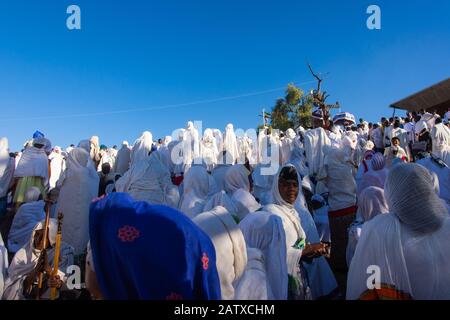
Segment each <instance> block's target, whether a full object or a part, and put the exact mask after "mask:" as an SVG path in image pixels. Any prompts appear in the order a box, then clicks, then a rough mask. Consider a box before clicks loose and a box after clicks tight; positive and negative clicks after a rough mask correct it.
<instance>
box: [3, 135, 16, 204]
mask: <svg viewBox="0 0 450 320" xmlns="http://www.w3.org/2000/svg"><path fill="white" fill-rule="evenodd" d="M14 169H15V166H14V159H13V158H11V157H10V156H9V148H8V139H7V138H1V139H0V198H1V197H4V196H6V193H7V192H8V187H9V184H10V183H11V179H12V177H13V174H14Z"/></svg>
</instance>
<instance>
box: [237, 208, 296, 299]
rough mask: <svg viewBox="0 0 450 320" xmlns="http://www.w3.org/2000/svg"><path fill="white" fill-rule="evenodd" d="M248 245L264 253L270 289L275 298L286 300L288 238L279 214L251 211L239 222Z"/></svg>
mask: <svg viewBox="0 0 450 320" xmlns="http://www.w3.org/2000/svg"><path fill="white" fill-rule="evenodd" d="M239 227H240V228H241V230H242V233H243V235H244V238H245V241H246V243H247V246H248V247H250V248H256V249H259V250H261V251H262V252H263V254H264V266H265V270H266V272H267V282H268V286H267V287H268V289H270V291H271V292H272V294H273V297H272V299H274V300H286V299H287V293H288V271H287V265H286V238H285V233H284V229H283V222H282V220H281V218H280V217H278V216H277V215H274V214H271V213H268V212H262V211H259V212H257V213H251V214H249V215H247V216H246V217H245V219H244V220H242V221H241V222H240V223H239Z"/></svg>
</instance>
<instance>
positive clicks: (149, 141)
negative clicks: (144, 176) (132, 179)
mask: <svg viewBox="0 0 450 320" xmlns="http://www.w3.org/2000/svg"><path fill="white" fill-rule="evenodd" d="M152 145H153V136H152V134H151V133H150V132H149V131H145V132H143V133H142V135H141V136H140V137H139V138H138V139H137V140H136V141H135V142H134V145H133V148H132V150H131V155H130V161H131V163H130V167H132V166H134V165H135V164H138V163H139V162H140V161H141V160H144V159H147V158H148V154H149V152H150V150H151V149H152Z"/></svg>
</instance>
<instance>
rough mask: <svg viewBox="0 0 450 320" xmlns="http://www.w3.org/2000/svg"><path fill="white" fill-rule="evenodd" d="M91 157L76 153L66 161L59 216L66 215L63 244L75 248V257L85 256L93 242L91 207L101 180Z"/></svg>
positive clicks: (58, 210)
mask: <svg viewBox="0 0 450 320" xmlns="http://www.w3.org/2000/svg"><path fill="white" fill-rule="evenodd" d="M90 163H91V162H90V160H89V154H88V153H87V152H86V151H85V150H84V149H81V148H75V149H73V150H72V151H71V152H70V153H69V156H68V158H67V161H66V166H67V167H66V170H65V171H64V173H63V175H62V177H61V179H60V182H59V183H58V184H59V185H60V186H61V189H60V192H59V197H58V202H57V206H56V212H62V213H63V214H64V224H63V227H62V235H63V241H64V242H66V243H68V244H70V245H71V246H73V248H74V250H75V254H76V255H79V254H82V253H84V252H85V250H86V244H87V242H88V240H89V206H90V204H91V202H92V200H93V199H94V198H96V197H97V195H98V187H99V177H98V175H97V172H95V170H94V169H93V167H92V166H90V165H89V164H90Z"/></svg>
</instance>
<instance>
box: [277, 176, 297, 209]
mask: <svg viewBox="0 0 450 320" xmlns="http://www.w3.org/2000/svg"><path fill="white" fill-rule="evenodd" d="M278 190H279V191H280V195H281V198H283V200H284V201H286V202H287V203H289V204H294V203H295V200H297V196H298V191H299V189H298V181H297V180H285V179H280V180H279V181H278Z"/></svg>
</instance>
